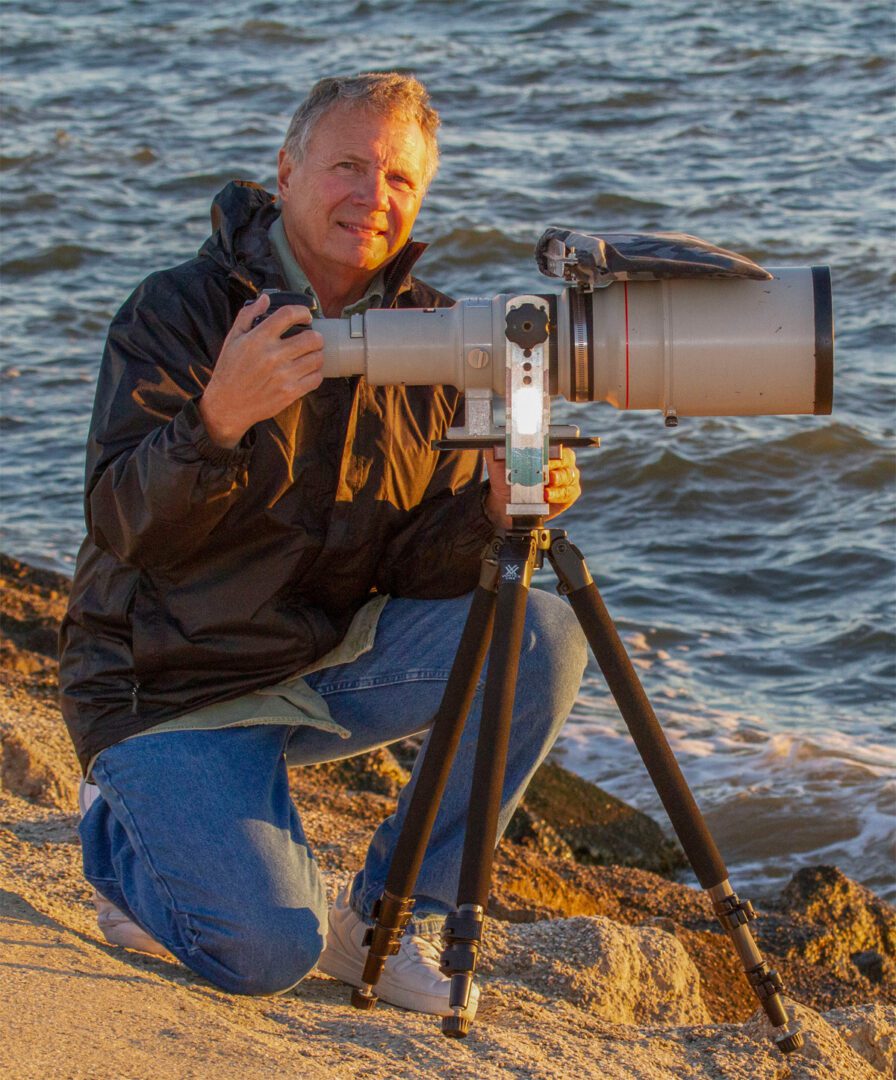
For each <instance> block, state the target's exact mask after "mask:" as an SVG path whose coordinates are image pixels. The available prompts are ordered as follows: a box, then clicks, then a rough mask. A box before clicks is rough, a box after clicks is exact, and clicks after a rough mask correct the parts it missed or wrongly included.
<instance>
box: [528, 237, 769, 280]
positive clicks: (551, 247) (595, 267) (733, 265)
mask: <svg viewBox="0 0 896 1080" xmlns="http://www.w3.org/2000/svg"><path fill="white" fill-rule="evenodd" d="M535 261H536V262H537V263H538V269H539V270H540V271H541V272H542V273H543V274H547V276H548V277H556V278H562V279H563V280H565V281H572V282H576V283H578V284H581V285H588V286H592V287H595V288H601V287H602V286H605V285H611V284H612V283H613V282H614V281H656V280H658V279H660V278H693V277H722V278H731V277H739V278H755V279H757V280H761V281H766V280H768V279H769V278H770V277H772V275H771V274H770V273H769V272H768V271H767V270H763V269H762V267H761V266H759V265H758V264H757V263H755V262H753V260H752V259H748V258H747V257H746V256H745V255H738V254H737V253H736V252H734V251H726V250H725V249H724V248H720V247H716V246H715V245H714V244H709V243H707V242H706V241H705V240H700V239H699V238H698V237H696V236H688V235H687V234H686V233H638V232H614V233H600V234H597V233H581V232H575V231H573V230H572V229H558V228H550V229H546V230H545V231H544V232H543V233H542V235H541V238H540V239H539V241H538V243H537V244H536V245H535Z"/></svg>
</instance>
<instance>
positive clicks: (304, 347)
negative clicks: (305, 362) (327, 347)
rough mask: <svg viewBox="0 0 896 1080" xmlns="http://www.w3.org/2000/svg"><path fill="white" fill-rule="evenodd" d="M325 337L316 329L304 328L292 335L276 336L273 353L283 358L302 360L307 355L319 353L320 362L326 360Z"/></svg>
mask: <svg viewBox="0 0 896 1080" xmlns="http://www.w3.org/2000/svg"><path fill="white" fill-rule="evenodd" d="M323 348H324V338H323V334H319V333H318V332H317V331H316V330H303V331H302V333H301V334H293V335H292V336H291V337H286V338H282V339H281V338H276V339H275V340H274V342H273V345H272V354H273V355H275V356H277V357H278V359H282V360H300V359H304V358H305V357H306V356H312V355H313V354H315V353H317V354H319V360H318V363H319V364H322V363H323V362H324V354H323Z"/></svg>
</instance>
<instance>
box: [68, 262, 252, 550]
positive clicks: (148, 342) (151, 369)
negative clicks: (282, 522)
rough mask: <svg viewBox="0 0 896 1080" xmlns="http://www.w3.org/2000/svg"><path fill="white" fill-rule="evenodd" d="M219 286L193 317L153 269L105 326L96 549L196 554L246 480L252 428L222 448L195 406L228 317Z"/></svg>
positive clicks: (93, 487) (91, 484) (90, 459)
mask: <svg viewBox="0 0 896 1080" xmlns="http://www.w3.org/2000/svg"><path fill="white" fill-rule="evenodd" d="M219 287H220V295H219V296H218V297H214V296H211V297H209V296H206V301H216V302H208V303H207V304H206V306H207V308H208V310H202V311H201V312H199V313H198V314H197V316H196V317H191V312H190V310H189V309H188V307H187V299H186V298H185V297H184V296H183V294H182V293H181V291H180V290H179V289H178V287H177V282H176V280H172V278H171V275H170V273H169V274H166V273H165V272H163V273H161V274H157V275H153V276H152V277H150V278H148V279H147V280H146V281H145V282H144V283H143V284H142V285H141V286H140V287H139V288H138V289H137V290H136V292H135V293H134V294H133V296H132V297H131V298H130V299H129V300H128V301H127V302H126V303H125V305H124V306H123V307H122V309H121V311H120V312H119V313H118V315H117V316H116V317H115V319H114V321H113V323H112V325H111V327H110V330H109V337H108V340H107V343H106V349H105V352H104V355H103V360H102V365H101V368H100V375H99V380H98V383H97V394H96V401H95V404H94V410H93V417H92V420H91V425H90V436H89V441H88V449H87V476H86V485H85V510H86V518H87V529H88V533H89V535H90V536H91V538H92V539H93V541H94V542H95V543H96V545H97V546H98V547H100V548H102V549H103V550H105V551H108V552H110V553H112V554H113V555H115V556H116V557H117V558H118V559H119V560H121V561H122V562H125V563H128V564H130V565H134V566H138V567H142V568H151V567H161V566H165V565H171V564H173V563H176V562H178V561H179V560H181V559H182V558H185V557H187V556H189V555H190V554H192V553H193V552H194V551H195V550H196V549H197V548H198V547H199V546H201V545H202V544H203V543H204V542H205V541H206V539H207V538H208V536H209V533H210V532H211V530H212V529H213V528H214V527H215V525H217V523H218V522H219V521H220V520H221V518H222V517H223V516H224V514H226V513H227V511H228V509H229V508H230V506H231V505H232V504H233V502H234V501H235V500H236V499H238V498H239V497H240V495H241V493H242V492H243V491H244V490H245V488H246V485H247V466H248V461H249V457H250V454H251V443H252V437H251V434H249V436H248V437H246V438H244V440H243V442H242V443H241V444H240V445H239V446H237V447H236V448H235V449H233V450H229V449H223V448H221V447H219V446H217V445H216V444H214V443H212V441H211V439H210V438H209V436H208V433H207V432H206V430H205V427H204V425H203V423H202V419H201V417H200V415H199V410H198V408H197V403H198V400H199V398H200V397H201V395H202V391H203V390H204V388H205V385H206V384H207V382H208V379H209V377H210V375H211V369H212V366H213V363H214V358H215V357H216V356H217V353H218V351H219V349H220V343H221V342H222V341H223V336H224V334H226V327H227V324H228V320H229V311H230V308H229V303H228V301H227V297H226V291H225V289H226V286H224V284H223V283H222V284H221V285H220V286H219ZM189 302H190V304H195V303H202V301H201V300H198V299H194V298H193V297H191V298H190V299H189ZM215 315H216V317H214V316H215ZM216 323H218V324H220V325H218V326H217V327H216V326H215V324H216Z"/></svg>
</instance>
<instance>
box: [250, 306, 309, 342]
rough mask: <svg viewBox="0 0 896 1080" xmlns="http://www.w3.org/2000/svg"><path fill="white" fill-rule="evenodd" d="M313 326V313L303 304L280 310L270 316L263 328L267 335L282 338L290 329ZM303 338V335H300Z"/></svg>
mask: <svg viewBox="0 0 896 1080" xmlns="http://www.w3.org/2000/svg"><path fill="white" fill-rule="evenodd" d="M310 324H311V312H310V311H309V310H308V308H306V307H302V305H301V304H289V305H288V306H287V307H282V308H278V309H277V310H276V311H275V312H274V313H273V314H272V315H269V316H268V317H267V318H266V319H265V320H264V322H263V323H262V324H261V326H262V327H263V328H264V332H265V333H266V334H271V335H274V334H276V336H277V337H281V336H282V335H283V334H284V333H285V332H286V331H287V330H289V329H290V327H293V326H309V325H310ZM299 336H301V335H299Z"/></svg>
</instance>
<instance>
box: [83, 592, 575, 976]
mask: <svg viewBox="0 0 896 1080" xmlns="http://www.w3.org/2000/svg"><path fill="white" fill-rule="evenodd" d="M469 601H470V597H469V596H464V597H460V598H458V599H456V600H437V601H436V600H432V601H430V600H403V599H399V600H391V601H390V602H389V603H388V604H387V605H386V607H385V609H384V611H383V613H382V615H381V616H380V621H379V624H378V626H377V631H376V640H375V642H374V645H373V648H372V649H371V651H370V652H368V653H365V654H363V655H362V656H360V657H359V658H358V659H356V660H355V661H353V662H352V663H350V664H344V665H341V666H339V667H331V668H326V669H324V670H322V671H318V672H315V673H314V674H312V675H309V676H307V677H306V678H307V681H308V682H309V683H310V684H311V685H312V687H313V688H314V689H315V690H316V691H317V692H318V693H319V694H321V695H322V696H323V697H324V698H325V699H326V701H327V704H328V706H329V709H330V712H331V715H332V717H333V719H334V720H335V721H336V722H337V723H338V724H340V725H342V726H343V727H344V728H347V729H348V730H349V731H350V732H351V737H350V738H349V739H347V740H346V739H343V738H340V737H339V736H338V735H336V734H332V733H330V732H326V731H321V730H318V729H316V728H311V727H304V726H303V727H290V726H285V727H284V726H278V725H274V724H265V725H256V726H252V727H230V728H223V729H216V730H213V731H170V732H160V733H157V734H153V735H146V736H141V737H139V738H134V739H129V740H127V741H125V742H121V743H117V744H116V745H115V746H112V747H109V748H108V749H107V750H104V751H103V752H102V753H101V754H100V756H99V757H98V759H97V761H96V763H95V765H94V770H93V777H94V780H95V781H96V783H97V784H98V786H99V789H100V792H101V794H102V798H101V799H97V800H96V802H95V803H94V804H93V806H91V808H90V810H89V811H88V812H87V814H86V815H85V817H84V820H83V821H82V823H81V839H82V844H83V855H84V871H85V876H86V877H87V879H88V881H90V883H91V884H92V885H93V886H94V887H95V888H96V889H97V890H98V891H99V892H100V893H102V894H103V895H104V896H105V897H107V898H108V899H109V900H111V901H112V903H114V904H115V905H117V906H118V907H119V908H121V909H122V910H123V911H125V912H126V913H128V914H129V915H130V916H131V917H132V918H133V919H134V920H135V922H137V923H139V925H140V926H142V927H143V928H144V930H146V931H147V933H148V934H150V935H151V936H152V937H153V938H155V940H156V941H159V942H161V943H162V944H163V945H165V946H166V948H168V949H170V951H171V952H172V953H173V954H174V955H175V956H176V957H178V959H180V960H181V961H183V963H185V964H186V965H187V966H188V967H190V968H192V969H193V970H194V971H195V972H197V973H198V974H199V975H202V976H203V977H205V978H206V979H208V980H209V981H211V982H212V983H214V984H215V985H216V986H218V987H220V988H221V989H223V990H227V991H229V992H232V993H242V994H266V993H276V992H279V991H282V990H285V989H288V988H289V987H291V986H294V985H295V984H296V983H297V982H299V981H300V980H301V979H302V978H303V977H304V976H305V975H306V974H307V973H308V972H309V971H310V970H311V969H312V968H313V967H314V965H315V964H316V962H317V959H318V957H319V955H320V952H321V950H322V948H323V944H324V939H325V936H326V929H327V903H326V893H325V889H324V884H323V881H322V880H321V875H320V871H319V869H318V866H317V864H316V862H315V860H314V856H313V854H312V851H311V847H310V845H309V843H308V840H307V839H306V837H305V833H304V831H303V828H302V822H301V819H300V817H299V813H298V810H297V808H296V806H295V805H294V803H293V801H292V799H291V798H290V794H289V787H288V783H287V768H286V760H285V754H286V753H287V751H288V754H289V758H290V761H291V762H293V763H296V762H297V763H301V764H312V763H316V762H321V761H327V760H333V759H336V758H343V757H347V756H350V755H352V754H360V753H363V752H364V751H367V750H371V749H373V748H375V747H380V746H384V745H387V744H388V743H391V742H395V741H396V740H398V739H402V738H405V737H406V736H408V735H411V734H414V733H415V732H421V731H424V730H426V729H427V728H428V726H429V725H430V723H431V721H432V718H433V716H434V715H435V713H436V710H437V708H438V705H439V702H440V700H441V696H442V691H443V689H444V685H445V681H446V679H447V676H448V673H449V670H450V668H451V662H452V660H453V658H454V653H455V649H456V647H457V644H458V641H459V639H460V633H461V630H462V629H463V624H464V621H465V619H466V614H467V610H468V607H469ZM585 659H586V650H585V640H584V637H583V636H582V633H581V630H580V629H579V626H578V623H577V621H576V620H575V617H574V615H573V613H572V610H571V608H570V607H569V605H568V604H567V603H566V602H565V601H563V600H560V599H559V598H558V597H556V596H553V595H551V594H548V593H546V592H543V591H541V590H538V589H533V590H532V592H531V594H530V598H529V606H528V611H527V616H526V630H525V633H524V637H523V649H522V656H521V659H520V671H519V680H518V684H517V694H516V704H515V707H514V717H513V725H512V729H511V745H510V752H509V758H508V765H507V772H506V775H505V781H504V790H503V801H502V810H501V817H500V829H501V830H502V831H503V829H504V828H506V826H507V823H508V821H509V820H510V816H511V814H512V813H513V810H514V808H515V807H516V805H517V803H518V802H519V800H520V798H521V797H522V795H523V792H524V791H525V789H526V785H527V784H528V782H529V780H530V779H531V777H532V774H533V773H534V771H535V769H536V768H537V767H538V765H539V763H540V762H541V761H542V760H543V758H544V757H545V755H546V754H547V752H548V750H549V749H550V747H551V745H552V744H553V742H554V740H555V739H556V737H557V735H558V733H559V731H560V728H561V727H562V726H563V723H564V721H565V719H566V717H567V715H568V713H569V711H570V709H571V708H572V705H573V702H574V701H575V697H576V693H577V692H578V688H579V683H580V681H581V677H582V673H583V670H584V666H585ZM484 675H485V673H484V672H483V677H482V679H481V680H480V683H479V687H478V689H477V693H476V696H475V698H474V702H473V707H472V709H471V711H470V716H469V718H468V721H467V725H466V728H465V730H464V734H463V736H462V739H461V742H460V747H459V749H458V753H457V758H456V759H455V762H454V765H453V767H452V770H451V774H450V777H449V780H448V785H447V788H446V791H445V795H444V797H443V799H442V803H441V808H440V810H439V813H438V816H437V819H436V823H435V827H434V829H433V833H432V837H431V840H430V843H429V846H428V848H427V853H426V856H425V858H424V861H423V865H422V868H421V872H420V875H419V877H418V879H417V884H416V888H415V908H414V923H413V925H414V926H415V927H416V929H418V930H420V931H427V930H432V929H435V928H436V927H438V926H439V925H441V922H442V920H443V919H444V916H445V914H446V913H448V912H450V911H452V910H453V908H454V903H455V900H456V892H457V879H458V874H459V870H460V862H461V854H462V850H463V838H464V831H465V823H466V808H467V803H468V800H469V794H470V777H471V775H472V772H473V760H474V756H475V743H476V734H477V731H478V728H479V717H480V711H481V706H482V691H483V688H484ZM421 757H422V755H421ZM418 770H419V759H418V765H417V768H415V769H414V772H413V774H412V777H411V780H410V782H409V783H408V784H407V785H406V787H405V788H404V790H403V791H402V792H401V795H400V797H399V800H398V805H397V808H396V812H395V813H394V814H393V815H392V816H390V817H389V818H387V819H386V821H384V822H383V823H382V824H381V825H380V826H379V828H378V829H377V830H376V832H375V834H374V836H373V838H372V840H371V843H370V847H369V849H368V852H367V858H366V862H365V864H364V867H363V869H362V870H361V871H360V872H359V873H358V874H357V876H356V877H355V879H354V883H353V885H352V889H351V904H352V906H353V908H354V909H355V910H356V911H357V912H358V913H359V914H360V915H361V916H362V917H363V918H365V919H369V918H370V911H371V908H372V906H373V903H374V901H375V900H376V899H377V897H378V896H379V895H380V894H381V892H382V889H383V885H384V882H385V878H386V874H387V872H388V868H389V861H390V857H391V854H392V851H393V848H394V844H395V840H396V838H397V836H398V833H399V831H400V829H401V826H402V822H403V820H404V816H405V813H406V810H407V805H408V801H409V798H410V794H411V791H412V790H413V786H414V783H415V781H416V776H417V773H418Z"/></svg>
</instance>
